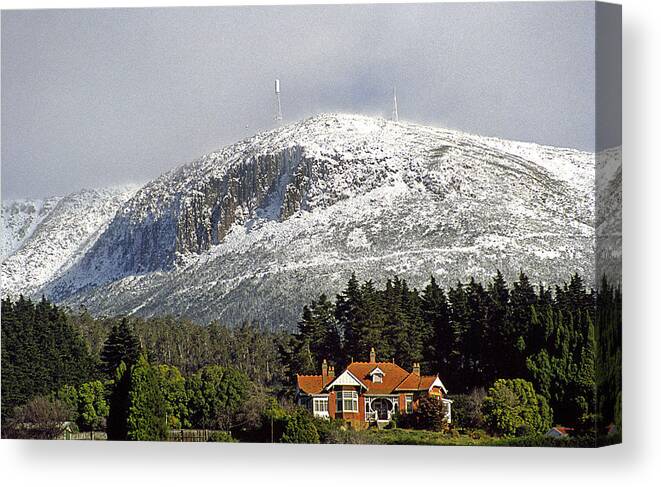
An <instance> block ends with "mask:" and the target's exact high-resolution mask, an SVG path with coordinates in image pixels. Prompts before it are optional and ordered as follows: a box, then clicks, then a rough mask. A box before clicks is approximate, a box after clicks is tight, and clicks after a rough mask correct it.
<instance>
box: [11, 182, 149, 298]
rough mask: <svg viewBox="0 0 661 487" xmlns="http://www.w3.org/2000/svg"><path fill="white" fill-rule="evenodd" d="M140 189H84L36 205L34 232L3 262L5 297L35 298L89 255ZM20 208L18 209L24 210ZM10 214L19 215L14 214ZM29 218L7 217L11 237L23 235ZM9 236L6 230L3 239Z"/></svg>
mask: <svg viewBox="0 0 661 487" xmlns="http://www.w3.org/2000/svg"><path fill="white" fill-rule="evenodd" d="M135 190H136V188H131V187H122V188H109V189H102V190H82V191H80V192H78V193H74V194H71V195H69V196H66V197H64V198H53V199H49V200H47V201H46V202H45V203H44V204H41V203H38V204H31V206H29V207H28V210H27V213H28V214H33V213H34V212H37V214H39V217H40V218H33V219H32V220H30V231H29V234H27V235H26V237H24V238H23V242H22V245H21V246H17V245H15V246H14V248H15V250H14V251H13V252H12V253H11V254H10V255H8V256H7V257H6V258H5V260H4V261H3V262H2V266H1V269H0V275H1V277H2V293H3V295H5V294H10V295H18V294H24V295H30V294H32V293H34V292H37V291H38V290H39V289H40V288H41V286H43V285H44V284H45V283H47V282H49V281H51V280H52V279H54V278H56V277H57V276H58V275H60V274H61V273H62V272H64V271H66V270H67V269H68V268H69V267H71V265H73V263H75V261H76V260H77V259H78V258H79V257H80V256H82V255H84V253H85V252H86V251H87V250H88V249H89V247H90V245H91V244H92V243H93V242H94V241H95V240H96V238H98V237H99V235H100V234H101V233H102V232H103V230H104V229H105V227H106V226H107V224H108V223H109V222H110V221H111V220H112V218H113V217H114V216H115V212H116V211H117V209H118V208H119V207H120V206H121V205H122V204H123V203H124V202H125V201H126V200H127V199H128V198H129V197H130V196H131V195H132V194H133V193H134V192H135ZM16 205H17V203H9V204H8V205H7V207H8V208H10V209H11V208H16ZM19 205H21V206H19V208H23V207H24V206H25V205H24V204H22V203H19ZM30 208H35V210H34V211H33V210H31V209H30ZM37 208H38V210H37ZM3 209H4V205H3ZM9 214H10V215H12V216H13V215H14V214H13V213H12V212H11V210H10V211H9ZM26 220H28V219H27V218H18V217H17V218H12V219H7V220H4V218H3V226H4V227H5V228H7V227H8V230H7V234H8V235H20V234H21V232H23V230H22V228H24V227H25V224H24V222H25V221H26ZM4 232H5V230H4V229H3V235H4ZM23 233H24V234H26V233H28V232H23ZM3 238H4V237H3Z"/></svg>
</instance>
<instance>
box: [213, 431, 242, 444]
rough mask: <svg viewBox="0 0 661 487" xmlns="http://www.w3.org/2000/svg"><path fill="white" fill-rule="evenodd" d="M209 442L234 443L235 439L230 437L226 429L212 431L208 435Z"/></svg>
mask: <svg viewBox="0 0 661 487" xmlns="http://www.w3.org/2000/svg"><path fill="white" fill-rule="evenodd" d="M208 441H209V442H211V443H236V442H237V440H236V439H234V438H233V437H232V435H231V434H230V433H228V432H227V431H214V432H213V433H211V434H210V435H209V440H208Z"/></svg>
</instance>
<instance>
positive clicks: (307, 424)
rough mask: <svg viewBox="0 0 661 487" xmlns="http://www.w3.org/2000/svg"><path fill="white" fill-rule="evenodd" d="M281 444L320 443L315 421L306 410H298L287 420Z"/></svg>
mask: <svg viewBox="0 0 661 487" xmlns="http://www.w3.org/2000/svg"><path fill="white" fill-rule="evenodd" d="M280 442H281V443H319V432H318V431H317V427H316V426H315V421H314V419H313V418H312V416H311V415H310V414H309V413H308V412H307V411H306V410H305V409H296V410H295V411H294V412H293V413H292V414H290V415H289V416H288V418H287V424H286V426H285V431H284V433H283V434H282V438H280Z"/></svg>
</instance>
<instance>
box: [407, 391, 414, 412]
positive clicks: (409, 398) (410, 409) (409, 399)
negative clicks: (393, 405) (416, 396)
mask: <svg viewBox="0 0 661 487" xmlns="http://www.w3.org/2000/svg"><path fill="white" fill-rule="evenodd" d="M406 412H407V413H411V412H413V396H411V395H407V396H406Z"/></svg>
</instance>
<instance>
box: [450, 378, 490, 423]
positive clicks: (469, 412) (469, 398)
mask: <svg viewBox="0 0 661 487" xmlns="http://www.w3.org/2000/svg"><path fill="white" fill-rule="evenodd" d="M486 396H487V393H486V391H485V390H484V389H483V388H479V389H477V388H476V389H473V390H472V391H471V392H470V393H469V394H460V395H457V396H453V397H452V401H453V402H452V422H453V423H454V424H455V425H456V426H458V427H460V428H468V429H479V428H483V427H484V414H483V413H482V403H483V402H484V398H485V397H486Z"/></svg>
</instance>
